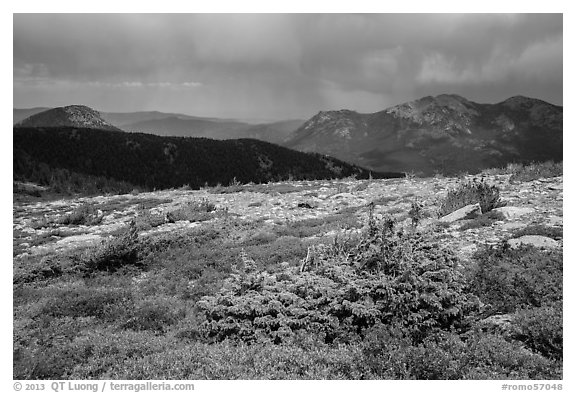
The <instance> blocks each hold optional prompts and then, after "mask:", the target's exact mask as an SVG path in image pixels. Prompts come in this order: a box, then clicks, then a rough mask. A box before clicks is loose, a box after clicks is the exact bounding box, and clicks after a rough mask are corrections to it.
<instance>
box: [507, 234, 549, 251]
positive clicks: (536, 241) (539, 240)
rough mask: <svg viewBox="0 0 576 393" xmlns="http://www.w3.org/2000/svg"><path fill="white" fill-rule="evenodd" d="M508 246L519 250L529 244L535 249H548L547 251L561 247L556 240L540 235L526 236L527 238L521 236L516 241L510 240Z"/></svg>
mask: <svg viewBox="0 0 576 393" xmlns="http://www.w3.org/2000/svg"><path fill="white" fill-rule="evenodd" d="M508 244H509V245H510V247H512V248H518V247H520V246H521V245H524V244H529V245H532V246H534V247H538V248H547V249H553V248H558V247H560V245H559V244H558V242H557V241H556V240H554V239H551V238H549V237H546V236H540V235H526V236H521V237H519V238H516V239H510V240H508Z"/></svg>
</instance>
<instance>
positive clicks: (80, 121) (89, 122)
mask: <svg viewBox="0 0 576 393" xmlns="http://www.w3.org/2000/svg"><path fill="white" fill-rule="evenodd" d="M15 127H49V128H50V127H78V128H93V129H101V130H119V129H118V128H117V127H115V126H113V125H112V124H110V123H108V122H107V121H106V120H104V119H103V118H102V116H101V115H100V113H99V112H98V111H96V110H94V109H92V108H90V107H87V106H84V105H69V106H64V107H58V108H53V109H48V110H46V111H43V112H40V113H37V114H35V115H32V116H30V117H28V118H26V119H24V120H22V121H21V122H19V123H17V124H16V125H15Z"/></svg>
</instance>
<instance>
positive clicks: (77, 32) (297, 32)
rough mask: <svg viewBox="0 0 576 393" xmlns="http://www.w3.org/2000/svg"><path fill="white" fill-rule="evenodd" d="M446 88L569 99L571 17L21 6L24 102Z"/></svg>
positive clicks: (234, 105)
mask: <svg viewBox="0 0 576 393" xmlns="http://www.w3.org/2000/svg"><path fill="white" fill-rule="evenodd" d="M445 92H454V93H458V94H461V95H463V96H465V97H467V98H469V99H472V100H475V101H479V102H494V101H499V100H503V99H505V98H507V97H509V96H512V95H515V94H524V95H530V96H534V97H538V98H542V99H545V100H549V101H551V102H553V103H556V104H561V103H562V16H561V15H558V14H556V15H554V14H549V15H539V14H531V15H499V14H464V15H459V14H402V15H398V14H396V15H395V14H368V15H350V14H327V15H319V14H314V15H307V14H294V15H286V14H274V15H270V14H268V15H266V14H257V15H249V14H213V15H210V14H198V15H166V14H163V15H153V14H147V15H133V14H111V15H108V14H100V15H98V14H91V15H88V14H86V15H70V14H65V15H64V14H62V15H59V14H45V15H28V14H27V15H15V16H14V99H15V105H16V106H21V107H22V106H34V105H45V106H46V105H59V104H65V103H70V100H72V99H74V100H76V101H82V103H86V104H89V105H92V106H94V107H96V108H98V109H102V110H118V111H122V110H137V109H159V110H172V111H183V112H187V113H193V114H199V115H213V116H236V117H238V116H240V117H262V118H269V117H308V116H310V115H312V114H314V113H315V112H317V111H318V110H324V109H339V108H350V109H355V110H359V111H364V112H369V111H376V110H381V109H384V108H385V107H387V106H389V105H394V104H397V103H401V102H403V101H407V100H411V99H415V98H419V97H420V96H423V95H429V94H440V93H445ZM40 101H42V102H40Z"/></svg>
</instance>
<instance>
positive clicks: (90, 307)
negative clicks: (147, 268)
mask: <svg viewBox="0 0 576 393" xmlns="http://www.w3.org/2000/svg"><path fill="white" fill-rule="evenodd" d="M44 296H45V298H44V299H43V301H42V303H41V308H40V310H41V312H40V315H42V316H52V317H55V318H63V317H72V318H79V317H96V318H100V319H104V320H114V319H115V318H117V317H118V316H119V315H120V314H122V313H124V312H125V311H126V310H125V309H126V307H127V305H128V304H130V303H131V301H132V294H131V293H130V292H129V291H128V290H126V289H121V288H92V287H87V286H85V285H74V286H71V287H67V288H58V289H56V288H51V289H50V290H46V291H44Z"/></svg>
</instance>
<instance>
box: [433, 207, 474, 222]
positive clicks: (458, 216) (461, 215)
mask: <svg viewBox="0 0 576 393" xmlns="http://www.w3.org/2000/svg"><path fill="white" fill-rule="evenodd" d="M481 214H482V209H481V208H480V204H479V203H476V204H474V205H468V206H464V207H463V208H460V209H458V210H456V211H454V212H452V213H450V214H448V215H446V216H444V217H442V218H440V220H439V221H440V222H454V221H458V220H465V219H469V218H474V217H478V216H480V215H481Z"/></svg>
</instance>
